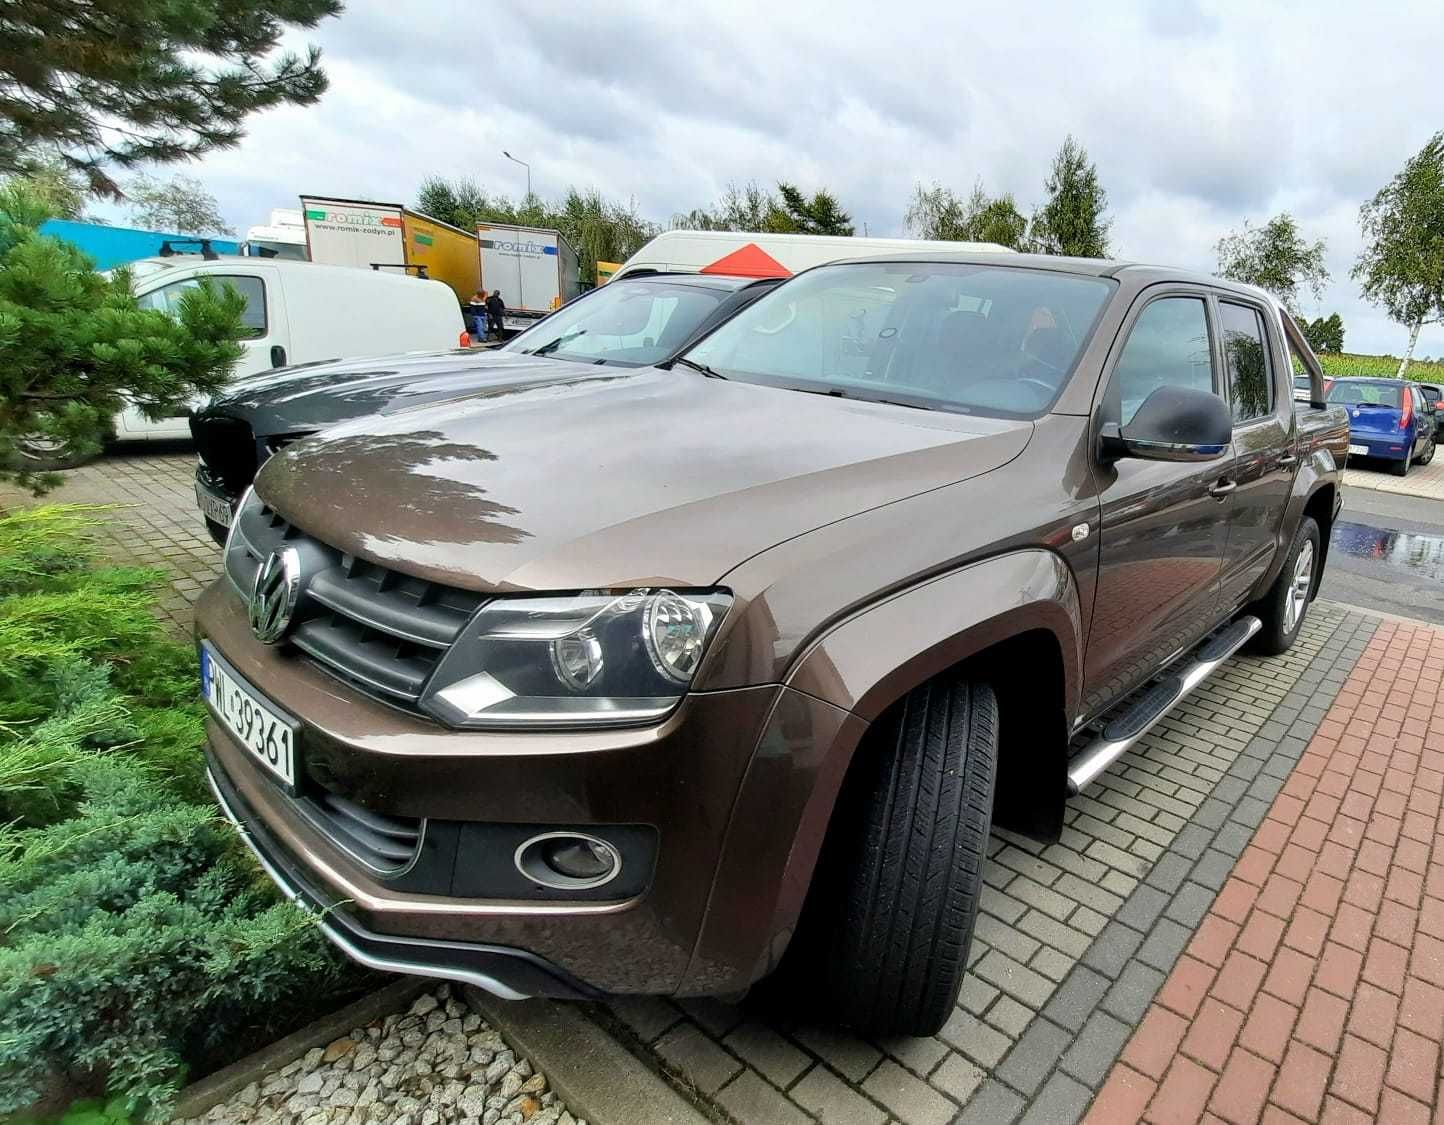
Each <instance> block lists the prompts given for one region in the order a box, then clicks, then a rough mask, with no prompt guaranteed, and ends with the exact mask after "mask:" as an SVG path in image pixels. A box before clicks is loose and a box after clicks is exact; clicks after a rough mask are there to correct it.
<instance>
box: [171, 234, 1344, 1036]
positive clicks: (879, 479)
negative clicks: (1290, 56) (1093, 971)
mask: <svg viewBox="0 0 1444 1125" xmlns="http://www.w3.org/2000/svg"><path fill="white" fill-rule="evenodd" d="M1295 364H1297V365H1299V367H1300V368H1301V369H1302V370H1304V371H1306V372H1308V373H1309V375H1310V376H1311V380H1312V387H1313V394H1312V400H1311V401H1310V402H1304V403H1298V404H1297V408H1296V404H1295V401H1294V396H1293V365H1295ZM1322 398H1323V394H1322V375H1321V372H1320V370H1319V367H1318V364H1317V361H1316V360H1315V359H1314V357H1313V355H1312V354H1311V353H1310V351H1309V349H1308V346H1307V345H1306V344H1305V343H1304V342H1303V340H1302V338H1301V336H1300V335H1299V333H1298V330H1297V329H1296V328H1295V326H1294V325H1293V324H1292V322H1291V321H1290V320H1289V318H1288V316H1287V315H1286V314H1285V313H1284V312H1283V311H1282V310H1281V309H1280V308H1279V307H1278V305H1277V304H1276V303H1275V302H1274V301H1273V300H1271V299H1270V298H1269V297H1267V296H1266V295H1264V294H1263V293H1261V292H1259V291H1257V290H1254V289H1251V288H1247V287H1242V286H1236V285H1231V284H1229V283H1226V282H1222V281H1219V280H1218V279H1216V278H1212V277H1203V276H1191V275H1188V274H1185V273H1180V272H1178V271H1174V270H1167V269H1160V268H1155V267H1150V266H1138V265H1127V264H1121V263H1116V262H1104V261H1083V260H1072V259H1065V258H1051V257H1048V258H1045V257H1031V256H1027V255H1008V256H1006V257H1005V256H1000V255H996V254H994V255H986V256H981V255H979V256H967V255H958V256H948V255H919V256H915V257H901V258H894V259H888V260H881V259H879V260H865V261H856V262H848V263H839V264H833V265H827V266H822V267H819V268H817V269H814V270H810V271H808V272H806V273H803V274H800V275H799V276H797V277H796V278H793V279H792V280H790V281H788V282H786V283H785V284H783V285H781V286H779V287H778V288H776V289H775V290H773V291H772V292H770V293H768V294H767V295H766V296H764V297H762V298H761V299H759V300H758V301H757V302H756V303H755V304H753V305H751V306H750V307H749V308H747V309H746V310H745V311H743V312H742V313H740V314H739V315H738V316H736V317H735V318H734V319H732V320H730V321H728V322H726V323H725V324H723V325H721V326H720V327H719V328H717V329H716V330H715V331H714V332H712V333H711V334H710V335H709V336H707V337H706V338H704V339H703V340H702V341H700V342H699V343H698V344H696V345H694V346H693V347H692V348H691V349H690V350H689V351H687V352H686V353H685V354H684V355H683V356H682V357H681V358H679V359H677V360H676V361H675V362H673V363H671V364H669V365H668V367H667V369H660V368H657V367H643V368H635V369H627V370H613V369H606V368H602V369H598V368H588V367H584V366H579V365H558V366H557V368H556V371H555V376H554V377H548V378H543V379H540V380H537V379H533V380H531V381H529V382H526V383H524V384H519V385H516V386H503V387H495V386H493V387H489V388H485V389H483V390H480V391H477V392H476V393H474V394H472V395H470V396H466V397H461V398H458V399H456V400H454V401H450V402H447V403H444V404H441V405H430V406H425V407H422V408H419V409H416V410H410V411H406V410H403V411H398V412H396V413H393V414H391V415H389V416H387V417H384V418H373V419H371V420H369V421H360V422H354V423H348V424H345V425H342V426H338V427H335V428H333V429H330V430H327V431H324V432H323V433H321V434H318V435H316V436H314V437H312V438H309V439H307V440H304V441H301V442H297V443H296V444H293V445H290V446H287V447H286V448H285V449H284V450H283V451H282V452H280V453H278V454H277V455H276V456H275V457H273V458H272V459H271V460H270V462H269V463H268V464H267V465H266V466H265V468H264V469H263V470H262V472H261V473H260V475H259V477H258V479H257V481H256V484H255V486H254V489H253V490H252V491H251V492H250V493H248V495H247V496H246V498H245V499H244V501H243V502H242V504H241V506H240V509H239V511H238V513H237V516H236V520H235V524H234V527H233V529H232V531H231V534H230V538H229V540H228V543H227V546H226V549H225V568H226V575H225V577H224V578H223V579H222V580H221V581H220V582H218V583H217V584H216V585H215V586H214V587H213V588H212V589H211V590H209V591H208V592H207V593H206V594H205V595H204V597H203V598H202V600H201V603H200V605H199V611H198V615H197V636H198V642H199V645H200V658H201V665H202V677H203V682H204V685H205V693H206V698H207V699H208V701H209V704H210V707H211V712H212V715H211V719H212V721H211V723H210V728H209V747H208V755H207V756H208V765H209V768H210V776H211V779H212V782H213V784H214V787H215V791H216V794H217V796H218V798H219V799H220V801H221V803H222V805H223V806H224V808H225V809H226V811H227V813H228V814H229V815H230V816H231V817H232V818H234V819H235V820H236V821H237V822H238V823H239V824H240V825H241V826H242V828H243V829H244V832H245V834H246V837H247V839H248V840H249V842H250V843H251V844H252V846H253V847H254V850H255V851H256V853H257V855H258V856H259V857H260V859H261V862H262V863H263V864H264V865H265V867H266V868H267V870H268V871H269V872H270V874H271V875H272V876H273V877H274V878H275V880H276V881H277V882H278V883H279V884H280V885H281V886H282V887H283V888H284V889H285V890H286V891H287V892H288V893H289V894H291V895H293V896H295V897H297V898H299V899H301V900H302V901H304V902H306V903H309V904H311V905H313V906H316V907H320V908H323V913H322V914H321V917H320V920H319V924H320V925H321V926H322V928H323V929H324V930H325V932H326V934H327V935H328V936H329V937H330V938H331V939H332V940H333V941H335V942H336V943H338V944H339V945H340V946H342V947H343V948H344V949H345V950H346V951H347V952H348V953H350V955H351V956H353V957H355V958H356V959H357V960H359V961H362V962H364V963H366V964H370V965H375V966H380V967H383V968H388V969H395V970H399V971H403V972H412V973H420V974H429V975H434V976H440V977H449V978H453V979H457V980H462V981H468V982H471V983H474V984H477V985H479V986H481V987H482V988H485V989H489V990H491V991H492V992H494V993H496V994H498V995H501V996H510V997H516V996H525V995H551V996H571V997H589V996H597V995H600V994H605V993H656V994H667V995H674V996H695V995H737V994H739V993H742V992H744V991H746V990H747V989H748V988H749V987H750V986H752V985H753V984H754V983H755V982H758V981H759V980H760V979H761V978H763V977H764V976H766V975H767V974H769V973H771V972H772V971H773V970H774V969H776V968H777V967H778V966H779V964H780V963H783V958H784V954H787V955H788V956H787V964H786V965H784V970H785V973H788V974H793V975H794V976H796V977H798V978H801V977H808V978H811V979H812V982H813V983H814V984H817V985H819V986H820V987H818V988H817V992H818V994H819V995H820V996H821V997H823V998H824V999H825V1001H826V1003H828V1004H829V1005H830V1007H831V1010H832V1012H833V1014H834V1016H835V1017H836V1018H837V1019H839V1020H842V1021H844V1022H846V1023H850V1024H852V1025H853V1026H856V1027H859V1028H864V1029H867V1030H869V1031H874V1032H901V1033H927V1032H931V1031H934V1030H936V1029H937V1028H938V1027H939V1025H940V1024H941V1023H942V1022H943V1021H944V1020H945V1019H946V1017H947V1015H948V1013H949V1012H950V1010H951V1008H952V1006H953V1004H954V1002H955V999H956V996H957V992H958V989H959V986H960V983H961V980H962V976H963V973H964V967H965V966H966V964H967V953H968V945H969V941H970V937H971V933H972V929H973V922H974V916H975V913H976V909H977V901H978V891H979V885H980V882H979V880H980V872H981V867H982V864H983V859H984V855H985V852H986V848H987V841H988V834H989V830H990V826H991V824H992V823H993V822H994V820H995V819H996V820H997V822H998V823H1000V824H1006V825H1007V826H1009V827H1012V828H1015V829H1017V830H1020V831H1026V832H1030V833H1033V834H1036V835H1038V836H1041V837H1044V838H1046V837H1049V836H1052V835H1056V834H1057V833H1058V831H1059V828H1060V824H1061V821H1062V817H1063V809H1064V803H1065V801H1066V800H1067V799H1068V796H1069V795H1070V794H1071V793H1076V792H1078V791H1079V790H1081V789H1082V788H1084V787H1085V786H1087V785H1088V784H1089V783H1090V782H1091V781H1092V780H1093V779H1094V778H1096V777H1097V776H1098V774H1099V773H1100V772H1102V771H1103V770H1105V769H1107V768H1108V766H1109V764H1110V763H1111V762H1112V761H1114V760H1115V759H1116V758H1117V757H1118V756H1119V755H1120V754H1122V753H1123V751H1124V750H1126V749H1127V748H1128V747H1129V746H1130V745H1132V744H1133V743H1134V741H1135V740H1137V739H1138V738H1139V737H1140V736H1141V735H1142V734H1143V733H1144V732H1145V731H1147V730H1148V729H1149V728H1150V726H1152V725H1153V724H1154V723H1156V722H1157V721H1158V720H1159V719H1160V718H1161V717H1162V716H1163V715H1164V714H1166V713H1167V712H1168V711H1169V710H1170V709H1171V708H1172V707H1173V706H1174V705H1175V704H1177V703H1178V701H1179V700H1180V699H1182V698H1183V697H1184V696H1185V695H1187V694H1188V693H1189V692H1190V691H1191V690H1193V688H1194V687H1196V686H1197V685H1198V684H1199V683H1200V682H1201V681H1202V680H1203V679H1204V678H1205V677H1207V676H1208V675H1209V674H1210V673H1211V672H1212V671H1213V670H1215V669H1216V668H1217V667H1218V666H1219V665H1220V664H1221V663H1222V662H1223V661H1224V660H1225V659H1226V658H1227V657H1228V656H1229V655H1230V654H1232V653H1233V652H1235V651H1236V650H1238V649H1239V648H1240V647H1242V646H1243V645H1245V644H1251V645H1252V646H1253V648H1254V649H1255V650H1256V651H1259V652H1262V653H1279V652H1282V651H1284V650H1285V649H1287V648H1288V647H1289V645H1290V644H1291V643H1292V642H1293V640H1294V638H1295V637H1296V636H1297V634H1298V631H1299V628H1300V626H1301V624H1302V621H1303V619H1304V615H1305V614H1306V613H1307V611H1308V608H1309V604H1310V601H1311V599H1312V598H1313V597H1314V595H1315V594H1316V592H1317V590H1318V585H1319V580H1320V577H1321V576H1322V574H1323V569H1324V562H1325V559H1326V557H1327V551H1328V543H1329V529H1330V526H1331V524H1332V523H1333V521H1334V518H1335V516H1336V514H1337V513H1338V510H1339V506H1340V502H1341V498H1340V494H1339V489H1340V483H1339V468H1340V466H1341V465H1342V463H1343V461H1344V458H1345V451H1346V448H1347V443H1348V426H1347V422H1346V420H1345V417H1344V414H1343V412H1342V411H1341V410H1339V409H1338V408H1333V407H1327V406H1325V405H1324V404H1323V402H1322Z"/></svg>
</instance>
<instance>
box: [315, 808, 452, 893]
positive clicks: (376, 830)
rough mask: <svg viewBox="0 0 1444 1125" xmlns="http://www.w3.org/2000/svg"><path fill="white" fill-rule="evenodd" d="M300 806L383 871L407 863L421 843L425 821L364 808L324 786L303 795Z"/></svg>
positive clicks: (343, 844)
mask: <svg viewBox="0 0 1444 1125" xmlns="http://www.w3.org/2000/svg"><path fill="white" fill-rule="evenodd" d="M304 807H305V809H306V811H307V813H308V814H309V815H310V817H311V819H312V820H313V821H314V822H315V823H316V827H317V828H319V829H320V830H321V831H322V832H324V833H325V834H326V835H327V836H328V837H329V838H330V839H331V840H333V841H334V842H335V843H336V844H337V845H338V846H339V847H341V848H343V849H345V850H346V851H347V852H349V853H350V854H351V855H353V856H354V857H355V858H357V859H359V860H360V861H361V862H362V863H364V864H366V865H367V866H368V867H371V868H372V869H374V870H375V871H377V872H379V873H381V874H383V875H391V874H395V873H396V872H398V871H401V870H402V869H404V868H405V867H407V866H408V865H410V863H411V861H412V859H413V858H415V856H416V850H417V848H418V847H420V845H421V834H422V831H423V830H424V828H425V826H426V822H425V821H423V820H419V819H417V818H415V817H410V816H390V815H386V814H383V813H378V812H373V811H372V810H371V809H364V808H362V807H361V806H360V805H358V804H356V803H355V802H354V801H348V800H346V798H345V797H338V796H337V795H336V794H335V793H328V792H326V791H325V790H324V789H323V790H321V791H320V792H319V793H318V794H317V795H316V796H315V797H310V798H307V799H306V801H305V802H304Z"/></svg>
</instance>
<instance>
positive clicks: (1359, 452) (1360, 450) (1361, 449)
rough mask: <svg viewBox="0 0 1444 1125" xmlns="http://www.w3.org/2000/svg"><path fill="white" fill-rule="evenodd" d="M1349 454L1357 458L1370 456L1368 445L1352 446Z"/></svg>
mask: <svg viewBox="0 0 1444 1125" xmlns="http://www.w3.org/2000/svg"><path fill="white" fill-rule="evenodd" d="M1349 452H1350V453H1352V454H1354V456H1356V457H1367V456H1368V455H1369V447H1368V446H1367V445H1351V446H1349Z"/></svg>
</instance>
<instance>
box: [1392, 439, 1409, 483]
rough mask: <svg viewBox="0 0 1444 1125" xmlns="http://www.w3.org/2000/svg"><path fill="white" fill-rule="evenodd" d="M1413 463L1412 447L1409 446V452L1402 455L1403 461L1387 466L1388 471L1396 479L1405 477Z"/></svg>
mask: <svg viewBox="0 0 1444 1125" xmlns="http://www.w3.org/2000/svg"><path fill="white" fill-rule="evenodd" d="M1413 463H1414V447H1413V446H1410V447H1409V452H1408V453H1406V454H1405V455H1404V459H1403V460H1402V461H1395V462H1394V463H1393V464H1392V465H1390V466H1389V471H1390V472H1391V473H1393V474H1394V475H1395V476H1396V477H1407V476H1408V475H1409V466H1410V465H1412V464H1413Z"/></svg>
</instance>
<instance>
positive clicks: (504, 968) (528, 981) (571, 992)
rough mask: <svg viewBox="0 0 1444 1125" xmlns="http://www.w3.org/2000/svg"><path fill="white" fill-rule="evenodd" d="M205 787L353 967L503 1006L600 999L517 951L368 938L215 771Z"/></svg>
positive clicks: (208, 775) (268, 871)
mask: <svg viewBox="0 0 1444 1125" xmlns="http://www.w3.org/2000/svg"><path fill="white" fill-rule="evenodd" d="M206 780H207V782H209V783H210V787H211V792H212V793H213V794H214V795H215V798H216V803H217V804H219V805H220V806H221V811H222V812H224V813H225V814H226V817H227V819H229V820H230V822H231V823H232V824H234V825H235V826H236V829H237V831H238V832H239V833H240V837H241V839H242V841H244V842H245V844H246V846H247V847H248V848H250V849H251V853H252V854H253V855H254V856H255V857H256V860H257V862H258V863H260V865H261V868H262V870H264V871H265V872H266V874H267V875H269V876H270V877H271V881H272V882H273V883H275V884H276V886H277V887H279V888H280V890H281V893H282V894H284V895H285V896H286V897H287V898H288V899H290V900H292V901H293V902H295V903H297V904H298V905H300V906H301V907H303V908H304V909H306V910H307V911H309V912H311V913H313V914H316V915H317V916H318V917H317V926H318V927H319V929H320V930H321V933H322V934H324V935H325V936H326V938H327V939H328V940H329V941H330V942H331V943H332V944H333V945H335V946H337V947H338V948H339V949H340V950H341V951H342V952H344V953H345V954H346V955H347V956H348V957H350V958H351V960H353V961H356V962H357V963H359V964H362V965H365V966H367V967H368V968H372V969H380V970H382V971H384V972H390V973H408V974H412V975H415V976H430V977H440V978H442V979H445V980H454V981H459V982H461V983H462V984H471V985H475V986H476V987H478V988H481V989H483V990H485V991H486V992H490V993H491V994H492V995H493V996H500V997H501V998H502V999H504V1000H524V999H527V998H528V997H532V996H549V997H554V998H556V999H563V1000H589V999H594V998H595V997H596V995H597V993H596V992H595V991H594V990H592V989H590V988H588V987H587V986H586V985H584V984H582V983H581V982H579V981H576V980H573V979H571V978H569V977H567V975H566V974H565V973H563V972H562V971H561V970H560V969H558V968H557V967H556V966H554V965H548V964H547V963H546V962H545V961H543V960H541V958H539V957H535V956H533V955H531V954H529V953H524V952H522V951H521V950H519V949H508V948H505V947H503V946H498V945H478V944H470V943H466V942H455V941H425V940H422V939H419V938H404V937H397V936H394V935H389V934H378V933H373V932H372V931H370V930H367V929H365V928H364V927H362V926H360V925H358V924H357V923H356V922H355V921H354V920H352V919H351V918H350V916H349V915H347V914H346V913H345V912H344V911H340V910H337V909H335V908H334V904H331V903H328V902H327V900H326V897H325V896H324V895H323V894H321V893H320V892H319V891H317V890H316V889H315V888H314V887H312V886H310V885H309V883H308V882H307V879H306V876H305V874H304V873H303V872H302V871H300V870H298V868H297V866H296V865H295V864H294V863H291V862H288V861H287V860H286V859H285V858H283V856H284V853H283V852H282V850H281V849H280V848H279V847H278V846H277V845H276V842H275V840H274V839H273V838H272V837H271V836H270V834H269V833H268V832H267V831H266V829H265V828H264V827H263V826H262V824H261V823H260V821H259V818H257V817H256V815H255V813H254V812H251V811H250V810H247V809H246V807H245V804H244V802H243V801H242V800H241V798H240V795H239V794H238V793H237V792H236V791H235V789H234V788H233V787H232V786H231V785H230V783H229V781H228V780H227V779H226V778H225V775H224V774H223V773H221V772H220V771H219V770H218V769H217V768H215V767H212V766H208V768H207V769H206Z"/></svg>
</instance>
